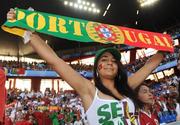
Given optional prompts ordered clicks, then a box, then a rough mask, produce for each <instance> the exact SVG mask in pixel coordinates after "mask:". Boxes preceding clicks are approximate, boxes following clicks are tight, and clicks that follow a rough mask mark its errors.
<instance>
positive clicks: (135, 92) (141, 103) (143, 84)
mask: <svg viewBox="0 0 180 125" xmlns="http://www.w3.org/2000/svg"><path fill="white" fill-rule="evenodd" d="M141 86H146V87H148V88H149V86H148V85H147V84H146V83H142V84H140V85H139V86H138V87H136V89H135V90H134V96H135V97H136V103H137V107H138V108H140V109H142V108H143V107H144V103H143V102H142V101H141V100H140V99H138V93H139V90H140V88H141Z"/></svg>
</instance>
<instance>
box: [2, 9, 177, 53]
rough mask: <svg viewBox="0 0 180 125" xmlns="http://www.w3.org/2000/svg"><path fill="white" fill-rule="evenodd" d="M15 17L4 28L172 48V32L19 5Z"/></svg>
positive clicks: (104, 41) (102, 41)
mask: <svg viewBox="0 0 180 125" xmlns="http://www.w3.org/2000/svg"><path fill="white" fill-rule="evenodd" d="M16 14H17V15H16V17H17V19H16V20H13V21H12V20H11V21H7V22H5V24H4V25H3V26H2V29H3V30H5V31H7V32H10V33H13V34H16V35H19V36H23V34H24V29H29V30H32V31H37V32H40V33H45V34H49V35H52V36H55V37H59V38H64V39H68V40H73V41H78V42H99V43H104V44H107V43H113V44H126V45H130V46H135V47H145V48H154V49H157V50H163V51H170V52H173V51H174V50H173V46H172V39H171V37H170V35H167V34H161V33H154V32H147V31H142V30H136V29H131V28H127V27H121V26H115V25H108V24H103V23H98V22H92V21H87V20H81V19H77V18H70V17H65V16H59V15H54V14H49V13H43V12H38V11H28V10H23V9H18V8H16Z"/></svg>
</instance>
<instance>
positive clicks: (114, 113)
mask: <svg viewBox="0 0 180 125" xmlns="http://www.w3.org/2000/svg"><path fill="white" fill-rule="evenodd" d="M117 106H118V102H113V103H111V110H112V117H113V118H117V117H122V114H120V112H118V111H121V110H122V108H121V107H119V106H118V107H117Z"/></svg>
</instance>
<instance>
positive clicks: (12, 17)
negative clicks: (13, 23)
mask: <svg viewBox="0 0 180 125" xmlns="http://www.w3.org/2000/svg"><path fill="white" fill-rule="evenodd" d="M7 19H8V20H15V19H16V11H15V10H14V9H13V8H11V9H10V10H9V12H8V13H7Z"/></svg>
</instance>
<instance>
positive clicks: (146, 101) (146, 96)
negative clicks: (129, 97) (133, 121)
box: [135, 84, 159, 125]
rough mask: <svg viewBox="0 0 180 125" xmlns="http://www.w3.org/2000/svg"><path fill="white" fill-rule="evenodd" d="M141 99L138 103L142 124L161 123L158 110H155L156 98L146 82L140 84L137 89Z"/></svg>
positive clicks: (155, 124)
mask: <svg viewBox="0 0 180 125" xmlns="http://www.w3.org/2000/svg"><path fill="white" fill-rule="evenodd" d="M135 90H136V93H137V94H136V95H137V98H138V100H139V102H138V105H139V107H140V111H139V121H140V125H159V122H158V118H157V112H156V113H155V112H154V111H153V107H152V106H153V104H154V101H155V100H154V98H153V94H152V93H151V90H150V88H149V87H148V86H147V85H146V84H141V85H139V86H138V87H137V88H136V89H135Z"/></svg>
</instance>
